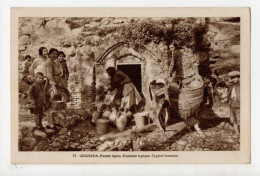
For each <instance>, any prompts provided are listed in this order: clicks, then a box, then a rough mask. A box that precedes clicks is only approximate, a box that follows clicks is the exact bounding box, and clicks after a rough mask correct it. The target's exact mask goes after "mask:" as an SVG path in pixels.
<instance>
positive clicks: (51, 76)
mask: <svg viewBox="0 0 260 176" xmlns="http://www.w3.org/2000/svg"><path fill="white" fill-rule="evenodd" d="M57 58H58V50H57V49H55V48H51V49H50V50H49V58H48V59H47V61H46V63H45V73H46V78H47V84H46V85H45V89H46V90H45V91H46V104H47V106H48V107H47V108H48V113H49V119H48V122H49V126H48V127H50V128H54V125H53V112H55V111H56V109H55V107H54V106H53V102H54V101H57V100H58V101H64V102H68V101H70V94H69V91H68V89H67V88H66V87H67V85H66V82H65V81H64V79H63V78H62V70H61V69H60V68H59V65H58V64H57V63H56V62H55V61H56V59H57Z"/></svg>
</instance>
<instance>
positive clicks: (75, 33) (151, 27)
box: [11, 9, 250, 163]
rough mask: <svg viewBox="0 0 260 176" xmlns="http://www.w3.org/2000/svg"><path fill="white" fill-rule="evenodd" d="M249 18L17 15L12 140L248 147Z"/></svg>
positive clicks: (30, 146)
mask: <svg viewBox="0 0 260 176" xmlns="http://www.w3.org/2000/svg"><path fill="white" fill-rule="evenodd" d="M13 10H14V9H13ZM16 10H17V9H16ZM45 10H47V9H45ZM197 10H198V9H197ZM25 11H26V9H25ZM139 11H140V10H139ZM193 12H194V11H193ZM131 13H134V11H133V12H132V11H131ZM220 13H221V11H220ZM243 18H244V17H242V16H241V14H236V13H234V14H233V15H230V14H228V15H227V16H220V17H219V16H210V15H208V16H207V14H205V15H204V16H203V17H202V16H199V17H197V16H195V15H194V16H189V15H188V16H183V17H182V16H180V17H178V16H166V15H162V16H160V13H159V14H158V15H157V16H153V15H151V16H142V15H140V16H139V17H136V16H130V17H128V16H126V17H125V16H122V15H119V16H114V17H113V16H110V15H104V16H102V13H100V15H96V16H93V15H86V16H78V17H75V16H73V15H71V16H67V15H66V16H65V17H63V16H55V15H53V16H47V17H44V14H43V15H42V16H39V15H36V16H34V15H31V16H28V15H25V16H22V15H21V16H16V21H17V23H16V26H15V27H16V28H15V29H14V28H13V29H12V30H16V32H17V34H16V35H15V36H14V37H17V38H16V40H17V41H16V42H14V43H12V41H11V45H16V46H15V49H16V51H15V53H17V55H16V56H15V57H14V58H13V57H12V58H11V60H12V61H13V62H15V63H16V64H15V66H17V67H13V69H16V70H17V71H16V73H17V74H16V78H17V79H15V81H17V83H16V85H17V89H15V90H16V91H17V92H16V93H15V95H17V100H16V101H17V108H15V110H17V117H15V116H13V117H12V118H16V119H15V122H16V123H17V126H16V127H14V128H15V129H16V133H13V134H15V135H16V137H15V138H14V139H13V140H12V141H13V142H15V143H16V144H17V145H15V147H17V148H15V149H14V150H16V151H17V152H18V153H23V155H24V156H26V155H27V154H30V153H33V154H36V155H37V153H42V152H44V153H48V154H50V155H51V154H52V153H63V152H72V153H70V155H71V158H73V157H95V156H96V157H99V159H101V158H102V155H104V157H106V155H111V156H112V158H113V154H118V152H120V154H119V155H118V156H117V155H114V156H115V157H114V158H116V157H118V158H121V159H122V157H123V158H124V157H130V158H131V157H134V156H135V153H136V152H138V153H140V152H141V153H142V152H144V153H143V154H147V153H146V152H166V153H163V154H162V155H163V157H172V158H174V157H180V156H179V155H178V153H177V152H184V153H185V152H188V151H189V152H191V151H193V152H213V151H218V152H221V151H222V152H228V151H235V152H241V141H242V140H244V142H245V143H246V145H247V146H248V145H250V139H247V138H246V136H248V135H250V134H249V133H250V126H249V125H250V114H249V109H248V105H249V104H248V105H247V104H245V102H249V90H248V89H247V90H246V89H245V88H248V86H249V84H248V80H247V81H245V82H244V84H243V85H244V86H245V87H244V88H241V86H240V77H242V74H244V75H245V76H244V78H245V79H248V78H249V77H248V76H247V75H249V68H248V67H247V66H245V67H244V69H245V71H242V69H241V68H242V64H241V63H246V64H248V63H249V60H250V58H249V54H248V55H245V56H247V57H243V58H242V57H241V46H243V45H245V44H242V43H241V42H242V41H244V42H245V43H246V41H247V40H249V39H246V40H244V39H242V35H243V34H242V33H241V31H242V29H241V26H242V24H241V21H242V19H243ZM248 20H249V18H248ZM246 24H247V23H246ZM247 27H249V25H248V26H247ZM244 32H245V31H244ZM246 32H248V31H246ZM247 47H249V46H247ZM12 50H13V51H14V49H12ZM246 54H247V51H246ZM242 59H243V60H244V61H242ZM246 64H245V65H246ZM241 82H242V83H243V80H242V81H241ZM241 85H242V84H241ZM240 88H241V92H242V93H241V92H240ZM242 94H243V95H244V96H242V97H244V99H243V98H241V99H240V96H241V95H242ZM243 101H244V104H243V103H241V102H243ZM242 105H244V111H245V113H247V114H248V115H247V116H242V115H240V110H241V108H242ZM11 106H12V105H11ZM249 106H250V105H249ZM249 108H250V107H249ZM245 113H244V114H245ZM241 118H242V119H241ZM240 119H241V121H240ZM243 123H244V124H243ZM12 125H13V124H12ZM242 127H244V128H242ZM11 128H12V126H11ZM242 129H244V131H243V130H242ZM248 131H249V132H248ZM241 134H244V138H243V137H242V135H241ZM12 136H13V135H12ZM248 140H249V141H248ZM246 151H249V154H250V146H249V148H247V149H246ZM35 152H36V153H35ZM73 152H75V153H73ZM78 152H79V153H78ZM85 152H87V154H86V155H85ZM97 152H101V153H102V154H101V155H100V154H99V153H98V154H97ZM122 152H123V153H122ZM175 154H176V155H175ZM205 154H206V153H205ZM247 154H248V152H247V153H246V156H247V157H246V158H247V159H249V158H250V156H249V155H247ZM168 155H169V156H168ZM216 155H217V154H216ZM100 156H101V158H100ZM141 156H143V157H145V158H146V159H148V158H157V157H162V156H161V155H160V156H159V155H158V156H157V155H156V154H151V155H150V154H149V155H147V156H146V155H141ZM156 156H157V157H156ZM197 156H198V155H197ZM138 157H139V155H137V158H138ZM190 157H192V156H190ZM71 158H70V159H71ZM141 158H142V157H141ZM88 159H89V158H88ZM234 160H235V158H234ZM247 161H248V160H247ZM188 162H189V161H188ZM137 163H138V162H137Z"/></svg>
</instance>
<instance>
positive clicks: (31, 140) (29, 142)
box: [21, 137, 37, 148]
mask: <svg viewBox="0 0 260 176" xmlns="http://www.w3.org/2000/svg"><path fill="white" fill-rule="evenodd" d="M21 142H22V145H23V146H27V147H29V148H32V147H34V146H35V145H36V144H37V140H36V139H35V138H32V137H26V138H24V139H22V141H21Z"/></svg>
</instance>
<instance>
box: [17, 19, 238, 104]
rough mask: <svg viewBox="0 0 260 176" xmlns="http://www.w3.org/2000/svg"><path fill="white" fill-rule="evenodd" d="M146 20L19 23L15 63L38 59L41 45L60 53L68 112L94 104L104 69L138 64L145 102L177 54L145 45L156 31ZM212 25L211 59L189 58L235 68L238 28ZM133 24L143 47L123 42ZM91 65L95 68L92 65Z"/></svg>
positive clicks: (157, 44)
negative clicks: (151, 85) (213, 60)
mask: <svg viewBox="0 0 260 176" xmlns="http://www.w3.org/2000/svg"><path fill="white" fill-rule="evenodd" d="M150 20H151V19H149V20H148V19H145V18H142V19H141V18H56V17H55V18H26V17H24V18H19V53H20V56H19V58H20V60H19V63H20V65H21V63H22V59H23V58H24V56H26V55H28V54H29V55H31V56H32V57H33V58H37V57H38V49H39V48H40V47H42V46H45V47H47V48H48V49H50V48H57V49H58V50H60V51H64V53H65V54H66V60H67V65H68V69H69V72H70V76H69V80H68V89H69V91H70V92H71V95H72V101H71V102H70V103H69V104H68V106H69V107H71V108H88V107H91V106H92V103H93V102H94V101H95V100H96V94H95V92H97V91H98V90H99V89H101V88H102V87H106V86H107V85H108V82H109V79H108V76H107V74H106V72H105V69H106V68H107V67H109V66H113V67H117V68H119V67H120V66H122V65H125V66H127V67H128V68H125V69H128V70H131V69H132V68H133V67H132V66H133V65H139V66H140V70H139V71H138V74H139V75H140V78H138V79H139V82H140V84H141V86H140V91H142V93H143V94H144V97H145V98H146V99H149V93H148V92H149V91H148V89H149V83H150V82H151V81H152V80H153V79H158V78H162V79H167V78H168V77H169V73H170V72H171V69H172V68H171V66H173V63H172V62H171V60H172V59H174V58H173V56H174V54H173V53H174V52H175V51H176V46H174V45H173V44H171V42H172V41H168V43H167V42H166V43H165V42H163V41H162V40H163V39H162V40H161V39H157V38H154V39H153V41H152V42H151V41H149V39H150V38H152V35H153V33H157V34H158V35H159V34H160V31H156V30H155V31H152V30H153V29H151V30H150V28H149V23H152V21H150ZM153 20H154V21H155V22H156V23H158V25H160V26H165V27H167V26H171V21H170V20H169V19H153ZM212 20H215V21H212ZM212 20H209V23H208V25H209V32H208V33H207V34H206V38H207V39H208V40H209V45H210V50H211V51H210V52H211V54H210V55H208V54H207V52H200V53H196V54H194V58H197V57H198V59H199V60H203V59H205V60H207V59H208V57H218V58H220V59H218V61H217V62H216V63H215V64H214V66H213V67H214V68H213V69H216V68H221V67H222V65H223V62H225V63H231V65H232V64H233V65H232V66H234V67H237V65H236V64H235V63H239V62H237V59H238V58H239V57H238V56H239V54H240V52H239V46H240V43H239V38H240V37H239V35H240V28H239V25H237V24H239V22H236V23H234V22H232V24H228V25H227V24H222V22H223V20H222V19H221V20H222V21H220V20H219V19H217V20H216V19H212ZM229 20H230V19H229ZM187 21H188V20H187ZM231 21H232V20H231ZM143 22H145V23H143ZM196 23H201V24H204V23H205V19H204V18H198V19H197V20H195V21H194V25H195V24H196ZM136 24H142V25H144V26H142V28H143V27H144V28H145V27H147V26H148V30H147V34H145V35H147V36H148V35H150V36H151V37H150V36H148V37H147V38H146V39H145V42H146V43H145V42H143V44H144V45H136V44H133V43H131V42H128V40H129V39H130V37H131V36H135V35H139V34H138V33H139V32H140V31H138V29H139V28H136V29H133V32H132V31H131V32H132V33H131V36H129V37H128V36H124V35H125V34H124V32H125V33H126V30H125V29H127V28H128V27H129V26H134V25H136ZM192 25H193V24H192ZM184 27H185V25H184ZM142 28H140V29H142ZM149 30H150V31H149ZM176 30H181V28H176ZM122 31H123V32H122ZM175 37H177V38H178V36H175ZM141 38H142V36H141ZM184 40H186V38H184ZM125 41H127V42H125ZM136 42H138V40H137V39H136ZM203 42H204V40H203ZM177 44H180V45H182V44H183V42H181V40H180V43H177ZM185 53H189V52H185ZM229 56H232V57H233V56H234V57H233V59H232V62H230V61H229V60H226V58H228V57H229ZM191 58H193V57H192V56H191ZM222 58H223V59H224V60H223V59H222ZM235 59H236V62H235ZM95 62H97V63H98V64H96V65H95ZM169 66H170V67H169ZM193 71H195V72H197V71H198V70H193ZM98 101H100V102H102V101H103V99H102V98H100V99H98Z"/></svg>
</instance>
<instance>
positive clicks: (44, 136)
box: [33, 130, 47, 139]
mask: <svg viewBox="0 0 260 176" xmlns="http://www.w3.org/2000/svg"><path fill="white" fill-rule="evenodd" d="M33 135H34V136H35V137H40V138H43V139H46V138H47V134H46V133H44V132H43V131H41V130H35V131H34V132H33Z"/></svg>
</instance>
